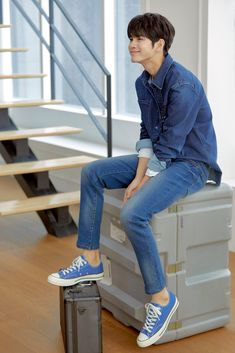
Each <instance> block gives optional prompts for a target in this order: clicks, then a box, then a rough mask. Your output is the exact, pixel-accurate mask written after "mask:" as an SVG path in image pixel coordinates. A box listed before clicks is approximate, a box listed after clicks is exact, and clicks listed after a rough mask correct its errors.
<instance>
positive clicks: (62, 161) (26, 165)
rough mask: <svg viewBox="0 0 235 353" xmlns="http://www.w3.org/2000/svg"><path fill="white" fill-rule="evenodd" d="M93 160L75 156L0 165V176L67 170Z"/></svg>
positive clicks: (87, 157)
mask: <svg viewBox="0 0 235 353" xmlns="http://www.w3.org/2000/svg"><path fill="white" fill-rule="evenodd" d="M94 160H95V158H92V157H89V156H75V157H65V158H56V159H48V160H43V161H33V162H21V163H9V164H3V165H0V176H7V175H18V174H27V173H36V172H42V171H46V170H48V171H49V170H62V169H68V168H76V167H77V168H78V167H82V166H84V165H86V164H87V163H90V162H92V161H94Z"/></svg>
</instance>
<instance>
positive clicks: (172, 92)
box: [136, 54, 222, 185]
mask: <svg viewBox="0 0 235 353" xmlns="http://www.w3.org/2000/svg"><path fill="white" fill-rule="evenodd" d="M136 92H137V96H138V102H139V106H140V110H141V129H140V140H139V141H138V142H137V144H136V150H137V151H139V150H140V149H141V148H146V147H147V148H152V149H153V152H154V155H153V158H152V159H150V161H149V165H148V167H149V168H150V169H151V170H155V171H159V170H161V169H163V168H165V167H167V166H168V165H169V164H170V163H171V162H172V161H174V160H176V159H185V160H195V161H201V162H204V163H206V164H207V165H208V166H209V168H210V176H209V178H210V180H213V181H215V183H216V184H217V185H219V184H220V181H221V175H222V173H221V170H220V168H219V166H218V164H217V162H216V159H217V144H216V136H215V131H214V127H213V123H212V113H211V109H210V106H209V103H208V100H207V98H206V95H205V92H204V90H203V87H202V84H201V83H200V81H199V80H198V79H197V77H196V76H194V75H193V74H192V73H191V72H190V71H188V70H187V69H186V68H184V67H183V66H181V65H180V64H178V63H176V62H175V61H173V59H172V57H171V56H170V55H169V54H168V55H167V56H166V57H165V60H164V62H163V63H162V65H161V67H160V69H159V71H158V73H157V75H156V76H155V77H154V79H151V78H150V75H149V73H148V72H147V71H144V72H143V73H142V74H141V76H140V77H138V78H137V80H136Z"/></svg>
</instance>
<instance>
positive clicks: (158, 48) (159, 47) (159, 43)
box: [154, 38, 165, 51]
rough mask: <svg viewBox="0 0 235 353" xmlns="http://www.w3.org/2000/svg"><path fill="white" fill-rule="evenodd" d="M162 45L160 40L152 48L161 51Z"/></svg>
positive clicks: (162, 40) (163, 43)
mask: <svg viewBox="0 0 235 353" xmlns="http://www.w3.org/2000/svg"><path fill="white" fill-rule="evenodd" d="M164 45H165V41H164V39H162V38H160V39H159V40H158V41H157V42H155V43H154V48H155V49H156V51H163V48H164Z"/></svg>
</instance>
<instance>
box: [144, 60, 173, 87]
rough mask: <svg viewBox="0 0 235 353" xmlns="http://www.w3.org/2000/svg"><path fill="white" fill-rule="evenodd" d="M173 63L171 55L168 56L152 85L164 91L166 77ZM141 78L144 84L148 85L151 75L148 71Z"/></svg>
mask: <svg viewBox="0 0 235 353" xmlns="http://www.w3.org/2000/svg"><path fill="white" fill-rule="evenodd" d="M172 63H173V59H172V57H171V56H170V54H167V56H166V57H165V60H164V61H163V63H162V65H161V67H160V69H159V71H158V73H157V75H156V76H155V77H154V79H153V80H152V82H151V83H152V84H154V85H155V86H157V88H159V89H162V87H163V84H164V80H165V77H166V75H167V73H168V71H169V69H170V67H171V65H172ZM141 78H142V81H143V83H144V84H145V85H146V83H147V82H149V79H150V75H149V73H148V72H147V71H144V72H143V74H142V77H141Z"/></svg>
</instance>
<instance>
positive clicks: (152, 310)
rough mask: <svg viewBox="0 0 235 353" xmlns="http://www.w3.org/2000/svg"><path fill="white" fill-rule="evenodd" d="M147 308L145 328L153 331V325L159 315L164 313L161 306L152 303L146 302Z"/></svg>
mask: <svg viewBox="0 0 235 353" xmlns="http://www.w3.org/2000/svg"><path fill="white" fill-rule="evenodd" d="M145 308H146V320H145V323H144V327H143V329H144V330H146V331H147V332H149V333H151V331H152V329H153V326H154V325H155V323H156V321H157V320H159V316H161V315H162V313H161V309H160V308H159V307H156V306H154V305H153V304H151V303H147V304H145Z"/></svg>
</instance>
